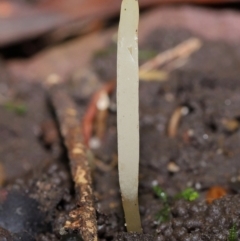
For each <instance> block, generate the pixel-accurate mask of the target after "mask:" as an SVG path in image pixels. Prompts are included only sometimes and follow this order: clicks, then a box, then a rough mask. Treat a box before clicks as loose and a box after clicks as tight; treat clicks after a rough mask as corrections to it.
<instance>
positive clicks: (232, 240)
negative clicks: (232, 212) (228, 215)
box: [228, 224, 238, 241]
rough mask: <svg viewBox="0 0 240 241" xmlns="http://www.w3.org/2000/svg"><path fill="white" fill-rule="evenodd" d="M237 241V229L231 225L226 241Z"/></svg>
mask: <svg viewBox="0 0 240 241" xmlns="http://www.w3.org/2000/svg"><path fill="white" fill-rule="evenodd" d="M237 240H238V234H237V227H236V224H233V226H232V227H231V228H230V229H229V234H228V241H237Z"/></svg>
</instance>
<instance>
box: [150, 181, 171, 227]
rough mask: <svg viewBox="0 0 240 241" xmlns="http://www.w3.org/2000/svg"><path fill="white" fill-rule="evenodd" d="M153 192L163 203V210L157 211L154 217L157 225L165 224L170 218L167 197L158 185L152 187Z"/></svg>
mask: <svg viewBox="0 0 240 241" xmlns="http://www.w3.org/2000/svg"><path fill="white" fill-rule="evenodd" d="M153 192H154V194H155V195H156V196H157V197H158V198H159V199H160V200H161V201H162V202H163V208H162V209H161V210H160V211H158V213H157V215H156V220H157V221H158V222H159V223H162V222H167V221H168V220H169V219H170V216H171V212H170V206H169V203H168V196H167V194H166V193H165V192H164V191H163V189H162V188H161V187H159V186H158V185H156V186H153Z"/></svg>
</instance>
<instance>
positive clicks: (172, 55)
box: [140, 38, 202, 73]
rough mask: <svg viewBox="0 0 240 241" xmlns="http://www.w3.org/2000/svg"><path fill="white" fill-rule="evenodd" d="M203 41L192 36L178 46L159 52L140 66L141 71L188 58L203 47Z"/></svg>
mask: <svg viewBox="0 0 240 241" xmlns="http://www.w3.org/2000/svg"><path fill="white" fill-rule="evenodd" d="M201 45H202V43H201V41H200V40H199V39H198V38H190V39H188V40H186V41H184V42H182V43H180V44H179V45H177V46H176V47H174V48H172V49H169V50H166V51H164V52H162V53H160V54H158V55H157V56H156V57H155V58H153V59H151V60H149V61H147V62H146V63H144V64H143V65H141V66H140V73H141V72H142V73H144V72H148V71H150V70H152V69H156V68H159V67H161V66H163V65H164V64H167V63H169V62H171V61H173V60H176V59H178V58H184V59H185V58H187V57H189V56H190V55H191V54H192V53H194V52H195V51H197V50H198V49H199V48H200V47H201Z"/></svg>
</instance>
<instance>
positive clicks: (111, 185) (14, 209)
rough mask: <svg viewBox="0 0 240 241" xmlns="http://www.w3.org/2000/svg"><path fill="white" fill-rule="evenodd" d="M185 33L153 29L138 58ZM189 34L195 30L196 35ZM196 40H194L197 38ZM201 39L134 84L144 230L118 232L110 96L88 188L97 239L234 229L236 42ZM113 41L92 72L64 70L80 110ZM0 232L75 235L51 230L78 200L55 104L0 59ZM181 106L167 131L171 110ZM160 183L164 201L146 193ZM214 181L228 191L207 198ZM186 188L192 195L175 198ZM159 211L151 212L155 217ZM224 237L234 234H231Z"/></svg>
mask: <svg viewBox="0 0 240 241" xmlns="http://www.w3.org/2000/svg"><path fill="white" fill-rule="evenodd" d="M192 36H193V35H192V34H191V33H190V32H187V31H185V30H174V29H168V30H166V29H160V30H157V31H155V32H153V33H152V34H151V35H150V36H149V37H148V38H147V40H146V41H145V43H143V44H142V46H141V51H140V53H141V56H140V57H141V59H140V61H141V62H144V61H146V59H148V58H149V55H151V56H152V55H154V54H156V53H159V52H162V51H164V50H166V49H170V48H172V47H174V46H176V45H177V44H179V43H181V42H182V41H184V40H186V39H189V38H190V37H192ZM195 37H196V36H195ZM200 39H201V38H200ZM201 41H202V44H203V45H202V47H201V49H200V50H199V51H197V52H195V53H194V54H192V55H191V56H190V57H189V59H188V60H187V61H184V64H182V65H179V66H177V67H174V68H173V69H171V71H169V66H164V67H163V68H162V71H168V78H167V79H166V80H164V81H163V80H161V81H141V82H140V137H141V139H140V174H139V204H140V214H141V218H142V227H143V232H144V234H127V233H126V232H125V225H124V218H123V210H122V207H121V198H120V191H119V183H118V173H117V161H116V160H117V130H116V94H115V93H112V94H111V96H110V109H109V111H108V118H107V129H106V133H105V135H104V138H103V139H102V141H101V143H100V144H101V145H100V146H98V147H96V146H95V148H94V149H93V150H92V152H93V153H94V156H95V161H94V163H92V177H93V190H94V196H95V202H96V210H97V219H98V220H97V221H98V234H99V240H100V241H110V240H115V241H120V240H122V241H123V240H124V241H125V240H126V241H131V240H139V241H141V240H142V241H143V240H144V241H151V240H158V241H190V240H191V241H194V240H197V241H221V240H224V241H226V240H232V241H233V240H238V237H240V236H239V235H240V211H239V210H240V202H239V198H240V195H239V193H240V162H239V158H240V148H239V142H240V130H239V126H240V110H239V106H240V94H239V93H240V85H239V82H240V80H239V76H240V69H239V64H240V47H239V46H234V45H229V44H226V43H223V42H217V41H216V42H209V41H206V40H204V39H201ZM115 56H116V48H115V46H114V45H113V44H110V46H109V47H107V48H106V50H103V51H102V52H99V53H96V55H95V58H94V60H93V61H92V65H93V69H94V72H95V73H96V75H97V76H98V78H96V79H94V80H93V79H91V81H90V80H89V81H86V79H85V78H83V77H81V76H80V77H76V76H75V77H74V78H70V79H69V81H68V82H67V83H66V84H65V85H66V86H65V87H66V91H68V92H69V94H70V95H71V96H72V98H73V99H74V100H75V102H76V104H77V106H78V109H79V112H80V114H81V116H83V115H84V113H85V111H86V108H87V105H88V103H89V101H90V99H91V96H92V95H93V94H94V93H95V91H96V90H97V89H98V87H99V86H100V85H102V84H104V83H106V82H107V81H110V80H112V79H114V78H115V76H116V71H115V66H116V62H115V58H116V57H115ZM0 68H1V71H0V101H1V103H0V116H1V118H0V157H1V159H0V174H1V175H0V184H1V185H2V188H1V189H0V240H7V241H12V240H14V241H15V240H26V241H28V240H29V241H31V240H37V241H54V240H65V241H67V240H68V241H70V240H81V239H80V238H79V237H76V236H74V234H71V235H68V236H64V237H63V236H61V235H60V233H59V230H60V229H61V227H62V226H63V224H64V222H65V221H66V217H67V214H68V212H69V211H70V210H72V209H73V208H74V207H75V205H76V200H75V197H74V188H73V187H74V185H73V182H72V179H71V175H70V169H69V161H68V159H67V156H66V153H65V149H64V147H63V145H62V142H61V138H60V136H59V132H58V124H57V121H56V118H55V115H54V109H53V108H52V107H51V105H50V104H49V99H48V96H47V94H46V92H45V90H44V88H43V87H42V86H40V85H39V84H30V83H27V82H24V81H22V82H19V81H18V80H17V79H12V78H11V76H10V75H9V73H7V72H6V71H5V67H4V63H3V62H2V63H0ZM179 108H184V110H185V112H184V113H185V114H184V115H182V116H181V119H180V122H179V124H178V126H177V128H176V131H175V136H174V137H169V136H168V127H169V122H170V119H171V117H172V115H173V114H174V113H175V111H176V110H177V109H179ZM154 185H158V186H159V187H161V189H162V190H164V192H165V193H166V195H167V196H168V201H167V202H168V203H167V207H168V208H167V215H166V216H167V217H166V218H165V219H164V220H163V221H159V215H161V213H160V212H161V211H162V210H164V208H166V204H165V203H164V202H163V200H162V199H161V198H159V197H158V196H157V195H156V194H155V193H154V191H153V186H154ZM214 186H220V187H221V188H223V189H224V190H225V191H226V193H227V195H226V196H225V197H223V198H220V199H217V200H215V201H213V202H211V203H208V202H206V195H207V193H208V191H209V189H211V188H212V187H214ZM186 188H193V189H194V190H195V191H197V192H198V194H199V198H197V199H196V200H194V201H187V200H184V199H179V200H176V199H175V198H174V197H175V196H176V195H177V194H179V193H180V192H182V191H183V190H186ZM157 216H158V217H157ZM230 236H233V238H234V237H235V236H236V237H235V239H230Z"/></svg>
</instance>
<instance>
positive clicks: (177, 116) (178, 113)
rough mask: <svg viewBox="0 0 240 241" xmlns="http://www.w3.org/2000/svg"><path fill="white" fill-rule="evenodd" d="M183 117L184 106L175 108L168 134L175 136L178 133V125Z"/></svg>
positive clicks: (171, 136)
mask: <svg viewBox="0 0 240 241" xmlns="http://www.w3.org/2000/svg"><path fill="white" fill-rule="evenodd" d="M181 118H182V107H178V108H176V109H175V110H174V112H173V113H172V115H171V117H170V120H169V124H168V129H167V134H168V136H169V137H170V138H174V137H175V136H176V135H177V131H178V126H179V123H180V120H181Z"/></svg>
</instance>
